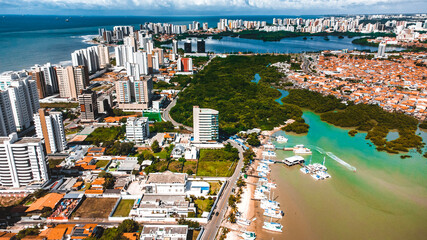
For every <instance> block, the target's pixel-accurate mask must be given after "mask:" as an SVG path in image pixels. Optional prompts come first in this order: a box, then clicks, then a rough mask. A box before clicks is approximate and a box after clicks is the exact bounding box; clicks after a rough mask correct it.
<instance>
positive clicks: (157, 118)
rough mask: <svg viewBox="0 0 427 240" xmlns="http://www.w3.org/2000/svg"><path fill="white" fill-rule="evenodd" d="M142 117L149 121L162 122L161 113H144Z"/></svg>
mask: <svg viewBox="0 0 427 240" xmlns="http://www.w3.org/2000/svg"><path fill="white" fill-rule="evenodd" d="M142 116H143V117H148V120H150V121H156V122H161V121H162V115H161V114H160V113H159V112H143V113H142Z"/></svg>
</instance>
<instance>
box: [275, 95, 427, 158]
mask: <svg viewBox="0 0 427 240" xmlns="http://www.w3.org/2000/svg"><path fill="white" fill-rule="evenodd" d="M282 101H283V102H285V103H288V104H295V105H298V106H300V107H302V108H308V109H310V110H312V111H314V112H316V113H321V115H320V117H321V120H322V121H325V122H328V123H330V124H333V125H335V126H339V127H352V128H356V130H359V131H367V132H368V134H367V135H366V139H369V140H371V142H372V143H373V144H375V146H376V147H377V149H378V150H379V151H387V152H389V153H399V152H408V151H409V149H411V148H415V149H417V151H418V152H421V148H422V147H423V146H424V143H423V142H422V138H421V137H420V136H418V135H416V134H415V132H416V130H417V126H418V121H417V120H416V119H415V118H413V117H411V116H407V115H405V114H403V113H395V112H387V111H385V110H383V109H382V108H381V107H379V106H377V105H368V104H357V105H355V104H353V103H352V102H349V103H348V105H345V104H343V103H341V100H339V99H337V98H336V97H334V96H330V95H329V96H323V95H322V94H320V93H317V92H311V91H309V90H301V89H292V90H290V91H289V95H288V97H286V98H284V99H283V100H282ZM393 129H396V130H397V131H398V132H399V138H397V139H395V140H392V141H387V139H386V137H387V135H388V133H389V132H390V130H393ZM353 133H354V134H355V133H357V132H351V133H350V132H349V134H350V135H351V134H353Z"/></svg>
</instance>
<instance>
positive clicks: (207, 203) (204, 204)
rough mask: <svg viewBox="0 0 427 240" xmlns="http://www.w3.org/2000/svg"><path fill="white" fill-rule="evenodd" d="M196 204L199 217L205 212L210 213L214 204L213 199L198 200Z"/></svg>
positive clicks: (195, 201)
mask: <svg viewBox="0 0 427 240" xmlns="http://www.w3.org/2000/svg"><path fill="white" fill-rule="evenodd" d="M194 203H195V204H196V205H197V216H200V215H201V214H202V213H203V212H210V211H211V208H212V206H213V204H214V200H213V199H208V198H205V199H203V200H202V199H196V200H194Z"/></svg>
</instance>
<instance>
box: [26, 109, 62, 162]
mask: <svg viewBox="0 0 427 240" xmlns="http://www.w3.org/2000/svg"><path fill="white" fill-rule="evenodd" d="M34 125H35V128H36V133H37V137H38V138H42V139H44V142H45V146H46V152H47V154H51V153H56V152H62V151H63V150H64V149H65V147H66V146H67V140H66V138H65V131H64V123H63V120H62V113H61V112H52V111H51V112H48V111H46V109H43V108H40V109H39V111H38V113H36V114H34Z"/></svg>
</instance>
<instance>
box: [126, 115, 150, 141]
mask: <svg viewBox="0 0 427 240" xmlns="http://www.w3.org/2000/svg"><path fill="white" fill-rule="evenodd" d="M149 137H150V128H149V126H148V118H147V117H138V118H137V117H129V118H128V119H127V122H126V139H128V140H129V141H133V142H136V143H142V142H144V141H145V140H146V139H148V138H149Z"/></svg>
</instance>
